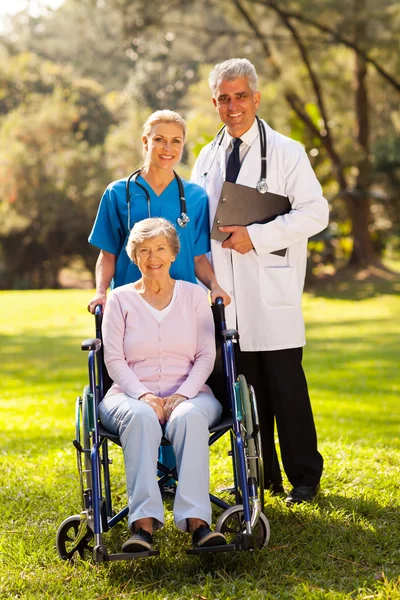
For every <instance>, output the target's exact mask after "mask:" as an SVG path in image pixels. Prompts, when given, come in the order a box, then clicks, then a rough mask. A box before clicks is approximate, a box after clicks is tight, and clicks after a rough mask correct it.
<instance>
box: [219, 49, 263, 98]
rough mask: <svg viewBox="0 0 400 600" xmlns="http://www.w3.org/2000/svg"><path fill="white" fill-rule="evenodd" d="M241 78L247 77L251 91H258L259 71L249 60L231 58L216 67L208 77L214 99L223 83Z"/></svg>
mask: <svg viewBox="0 0 400 600" xmlns="http://www.w3.org/2000/svg"><path fill="white" fill-rule="evenodd" d="M239 77H247V80H248V82H249V87H250V89H251V91H252V92H256V91H257V79H258V78H257V71H256V69H255V67H254V65H253V64H252V63H251V62H250V61H249V60H247V58H230V59H229V60H224V62H222V63H219V64H217V65H215V67H214V68H213V70H212V71H211V73H210V75H209V77H208V84H209V86H210V89H211V92H212V95H213V98H214V97H215V94H216V91H217V87H218V85H219V84H220V82H221V81H234V80H235V79H238V78H239Z"/></svg>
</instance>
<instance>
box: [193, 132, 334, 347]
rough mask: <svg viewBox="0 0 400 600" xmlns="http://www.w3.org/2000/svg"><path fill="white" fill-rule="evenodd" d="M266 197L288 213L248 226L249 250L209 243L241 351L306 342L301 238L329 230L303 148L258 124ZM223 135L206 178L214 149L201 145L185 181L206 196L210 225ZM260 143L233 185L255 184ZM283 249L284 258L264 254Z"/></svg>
mask: <svg viewBox="0 0 400 600" xmlns="http://www.w3.org/2000/svg"><path fill="white" fill-rule="evenodd" d="M264 124H265V127H266V133H267V183H268V188H269V191H270V192H272V193H275V194H281V195H283V196H287V197H288V198H289V200H290V203H291V205H292V209H291V211H290V212H289V213H288V214H286V215H283V216H279V217H277V218H276V219H275V220H274V221H271V222H270V223H266V224H264V225H259V224H254V225H249V226H248V227H247V230H248V232H249V235H250V238H251V241H252V243H253V247H254V250H251V251H250V252H248V253H247V254H239V253H238V252H236V251H235V250H229V249H223V248H222V245H221V242H217V241H215V240H211V254H212V263H213V267H214V270H215V274H216V276H217V279H218V283H219V284H220V285H221V287H222V288H224V289H225V291H226V292H227V293H228V294H229V295H230V296H231V298H232V303H231V304H230V305H229V306H228V307H227V309H226V319H227V326H228V328H236V327H237V328H238V331H239V335H240V348H241V350H243V351H263V350H282V349H286V348H298V347H300V346H304V344H305V332H304V320H303V315H302V310H301V297H302V292H303V287H304V278H305V272H306V260H307V239H308V238H309V237H310V236H312V235H315V234H316V233H318V232H319V231H322V230H323V229H325V227H326V226H327V224H328V215H329V208H328V203H327V201H326V200H325V198H324V197H323V195H322V188H321V186H320V184H319V182H318V180H317V178H316V176H315V173H314V171H313V169H312V167H311V165H310V162H309V160H308V157H307V155H306V153H305V151H304V148H303V147H302V146H301V144H299V143H298V142H295V141H294V140H291V139H290V138H288V137H286V136H283V135H281V134H279V133H277V132H276V131H274V130H273V129H271V128H270V127H269V126H268V125H267V123H265V122H264ZM228 143H229V141H228V139H227V136H226V135H225V136H224V141H223V143H222V144H221V146H220V148H219V150H218V151H217V154H216V156H215V160H214V162H213V164H212V167H211V169H210V171H209V173H208V175H207V177H202V173H203V172H204V170H205V169H206V168H207V169H208V168H209V166H210V157H211V156H212V154H213V152H214V149H211V144H208V145H207V146H205V147H204V148H203V149H202V150H201V152H200V155H199V157H198V159H197V161H196V163H195V165H194V168H193V173H192V178H191V179H192V181H194V182H195V183H198V184H199V185H201V186H202V187H203V188H204V189H205V190H206V192H207V194H208V197H209V205H210V227H211V226H212V224H213V222H214V216H215V211H216V207H217V204H218V200H219V197H220V193H221V188H222V184H223V182H224V181H225V167H226V152H227V145H228ZM260 165H261V160H260V138H259V135H257V137H256V139H255V140H254V142H253V143H252V145H251V147H250V149H249V150H248V153H247V155H246V156H245V158H244V160H243V163H242V166H241V169H240V172H239V176H238V178H237V183H240V184H242V185H247V186H250V187H255V186H256V184H257V182H258V180H259V179H260V171H261V166H260ZM282 248H288V250H287V252H286V255H285V256H284V257H282V256H278V255H276V254H271V252H273V251H275V250H280V249H282Z"/></svg>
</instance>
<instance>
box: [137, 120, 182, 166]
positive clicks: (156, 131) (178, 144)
mask: <svg viewBox="0 0 400 600" xmlns="http://www.w3.org/2000/svg"><path fill="white" fill-rule="evenodd" d="M142 142H143V145H144V148H145V151H146V159H145V163H146V165H147V166H150V165H152V166H154V167H156V168H158V169H161V170H163V171H168V170H172V169H173V168H174V167H175V165H176V164H177V163H178V162H179V161H180V160H181V156H182V151H183V146H184V134H183V131H182V128H181V127H180V126H179V125H178V124H177V123H162V122H161V123H157V124H156V125H153V127H152V129H151V131H150V133H149V135H144V136H143V137H142Z"/></svg>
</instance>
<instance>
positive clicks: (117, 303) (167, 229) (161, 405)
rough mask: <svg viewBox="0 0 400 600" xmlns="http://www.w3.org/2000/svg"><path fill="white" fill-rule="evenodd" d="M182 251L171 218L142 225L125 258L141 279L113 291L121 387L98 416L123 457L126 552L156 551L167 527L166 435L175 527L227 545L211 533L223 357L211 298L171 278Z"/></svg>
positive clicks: (109, 349)
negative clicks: (216, 374)
mask: <svg viewBox="0 0 400 600" xmlns="http://www.w3.org/2000/svg"><path fill="white" fill-rule="evenodd" d="M179 245H180V244H179V237H178V235H177V233H176V230H175V228H174V226H173V225H172V224H171V223H170V222H168V221H166V220H165V219H162V218H150V219H144V220H142V221H140V222H138V223H136V224H135V226H134V227H133V229H132V231H131V233H130V236H129V240H128V244H127V254H128V256H129V258H130V260H132V261H133V262H134V263H135V265H137V267H138V269H139V271H140V273H141V278H140V279H139V280H138V281H136V282H135V283H130V284H127V285H124V286H121V287H119V288H117V289H115V290H113V291H112V292H111V293H110V295H109V299H108V301H107V305H106V309H105V313H104V321H103V338H104V357H105V363H106V366H107V369H108V372H109V373H110V376H111V378H112V379H113V381H114V384H113V385H112V387H111V388H110V390H109V391H108V392H107V394H106V396H105V398H104V399H103V401H102V402H101V404H100V407H99V416H100V420H101V422H102V423H103V425H104V426H105V427H106V428H107V429H108V430H109V431H111V432H113V433H116V434H118V435H119V437H120V440H121V444H122V448H123V452H124V459H125V469H126V480H127V490H128V504H129V518H128V526H129V529H130V530H131V533H132V535H131V537H130V538H129V539H128V540H127V541H126V542H125V543H124V544H123V546H122V548H123V550H124V551H125V552H139V551H144V550H150V549H151V547H152V534H153V531H154V530H156V529H159V528H160V527H161V526H162V525H163V524H164V510H163V503H162V498H161V493H160V490H159V486H158V482H157V452H158V448H159V445H160V442H161V439H162V437H163V435H164V436H165V437H166V438H167V439H168V440H169V441H170V442H171V444H172V446H173V449H174V452H175V455H176V461H177V471H178V477H179V481H178V487H177V491H176V496H175V502H174V516H175V523H176V526H177V527H178V528H179V529H181V530H183V531H187V530H189V531H190V532H191V533H192V541H193V546H196V547H207V546H215V545H221V544H225V543H226V542H225V538H224V536H223V535H222V534H221V533H216V532H213V531H211V529H210V523H211V504H210V500H209V455H208V452H209V451H208V438H209V427H210V426H211V425H213V424H214V423H216V422H217V421H218V419H219V418H220V415H221V411H222V407H221V405H220V403H219V402H218V400H216V398H215V397H214V395H213V393H212V391H211V389H210V388H209V387H208V386H207V385H206V383H205V382H206V380H207V378H208V377H209V375H210V373H211V371H212V369H213V366H214V361H215V335H214V321H213V317H212V312H211V307H210V305H209V302H208V298H207V294H206V292H205V291H204V290H203V289H202V288H201V287H200V286H198V285H194V284H192V283H189V282H186V281H181V280H175V279H173V278H172V277H171V275H170V268H171V265H172V264H173V263H174V262H175V260H176V258H177V256H178V255H179V254H178V253H179Z"/></svg>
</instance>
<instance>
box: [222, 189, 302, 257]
mask: <svg viewBox="0 0 400 600" xmlns="http://www.w3.org/2000/svg"><path fill="white" fill-rule="evenodd" d="M290 210H291V204H290V201H289V198H287V197H286V196H281V195H279V194H272V193H271V192H266V193H265V194H261V192H258V191H257V190H256V189H255V188H251V187H248V186H247V185H241V184H239V183H231V182H229V181H225V182H224V185H223V186H222V190H221V196H220V198H219V201H218V206H217V211H216V213H215V218H214V223H213V226H212V229H211V239H213V240H217V241H219V242H224V241H225V240H226V239H228V237H229V236H230V233H224V232H223V231H219V229H218V227H223V226H224V225H226V226H228V225H243V226H247V225H253V224H254V223H260V224H263V223H269V222H270V221H273V220H274V219H275V218H276V217H278V216H280V215H285V214H287V213H288V212H290ZM286 250H287V248H284V249H282V250H276V251H274V252H271V254H278V255H279V256H285V254H286Z"/></svg>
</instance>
